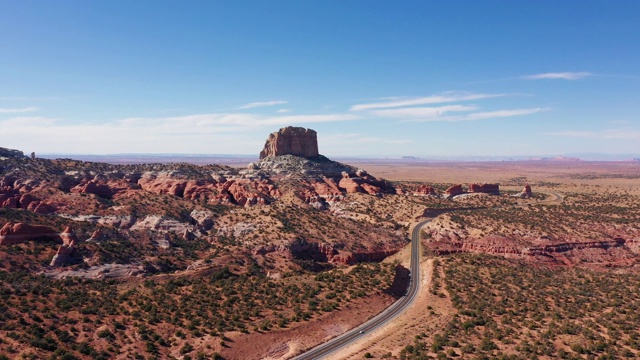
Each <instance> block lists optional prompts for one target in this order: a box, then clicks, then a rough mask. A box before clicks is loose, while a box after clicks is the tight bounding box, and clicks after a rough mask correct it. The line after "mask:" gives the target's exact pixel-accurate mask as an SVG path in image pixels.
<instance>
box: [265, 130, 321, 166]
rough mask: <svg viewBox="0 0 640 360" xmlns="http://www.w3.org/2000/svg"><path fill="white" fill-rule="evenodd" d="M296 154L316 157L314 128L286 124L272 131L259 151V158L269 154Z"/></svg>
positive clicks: (316, 139)
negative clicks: (286, 125)
mask: <svg viewBox="0 0 640 360" xmlns="http://www.w3.org/2000/svg"><path fill="white" fill-rule="evenodd" d="M280 155H296V156H302V157H307V158H310V157H316V156H318V155H319V153H318V135H317V133H316V132H315V130H311V129H305V128H301V127H293V126H288V127H285V128H282V129H280V130H279V131H277V132H274V133H272V134H271V135H269V137H268V138H267V141H266V143H265V144H264V149H263V150H262V151H261V152H260V159H264V158H266V157H269V156H280Z"/></svg>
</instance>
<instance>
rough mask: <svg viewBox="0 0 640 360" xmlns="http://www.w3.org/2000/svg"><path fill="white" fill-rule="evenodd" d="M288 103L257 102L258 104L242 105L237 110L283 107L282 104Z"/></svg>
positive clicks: (277, 101)
mask: <svg viewBox="0 0 640 360" xmlns="http://www.w3.org/2000/svg"><path fill="white" fill-rule="evenodd" d="M288 103H289V102H288V101H283V100H273V101H258V102H252V103H248V104H244V105H242V106H240V107H239V108H238V109H253V108H257V107H264V106H275V105H284V104H288Z"/></svg>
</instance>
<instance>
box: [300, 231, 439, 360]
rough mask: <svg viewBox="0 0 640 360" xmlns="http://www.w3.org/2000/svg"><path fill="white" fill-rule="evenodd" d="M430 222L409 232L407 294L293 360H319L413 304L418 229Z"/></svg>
mask: <svg viewBox="0 0 640 360" xmlns="http://www.w3.org/2000/svg"><path fill="white" fill-rule="evenodd" d="M431 220H432V219H427V220H424V221H421V222H419V223H418V224H417V225H416V226H415V227H414V228H413V231H412V232H411V266H410V267H411V272H410V275H409V276H410V278H409V289H408V290H407V294H406V295H405V296H403V297H401V298H400V299H398V300H397V301H396V302H395V303H393V304H392V305H391V306H389V307H388V308H387V309H386V310H384V311H383V312H381V313H380V314H378V315H376V316H375V317H373V318H372V319H371V320H369V321H367V322H365V323H364V324H362V325H360V326H358V327H356V328H355V329H353V330H350V331H348V332H346V333H344V334H342V335H340V336H338V337H336V338H334V339H332V340H330V341H328V342H326V343H323V344H320V345H318V346H316V347H315V348H313V349H311V350H309V351H307V352H306V353H304V354H301V355H298V356H296V357H294V358H293V359H294V360H307V359H321V358H323V357H325V356H327V355H329V354H331V353H333V352H334V351H336V350H338V349H340V348H342V347H343V346H346V345H348V344H350V343H351V342H353V341H354V340H356V339H358V338H359V337H360V336H363V335H364V334H366V333H368V332H370V331H372V330H375V329H377V328H379V327H381V326H383V325H385V324H386V323H387V322H389V321H390V320H391V319H393V318H395V317H396V316H397V315H399V314H400V313H402V312H403V311H404V309H405V308H406V307H407V306H409V304H411V303H412V302H413V300H414V299H415V297H416V295H417V294H418V291H419V290H420V229H422V227H423V226H424V225H425V224H427V223H428V222H429V221H431Z"/></svg>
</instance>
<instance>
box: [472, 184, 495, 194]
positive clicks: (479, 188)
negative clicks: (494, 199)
mask: <svg viewBox="0 0 640 360" xmlns="http://www.w3.org/2000/svg"><path fill="white" fill-rule="evenodd" d="M469 192H470V193H485V194H496V195H498V194H500V185H498V184H482V185H480V184H469Z"/></svg>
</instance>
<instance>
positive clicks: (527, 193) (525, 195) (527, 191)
mask: <svg viewBox="0 0 640 360" xmlns="http://www.w3.org/2000/svg"><path fill="white" fill-rule="evenodd" d="M512 196H513V197H519V198H522V199H531V197H532V196H533V192H531V185H529V184H527V185H525V186H524V188H522V191H521V192H519V193H518V194H515V195H512Z"/></svg>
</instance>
